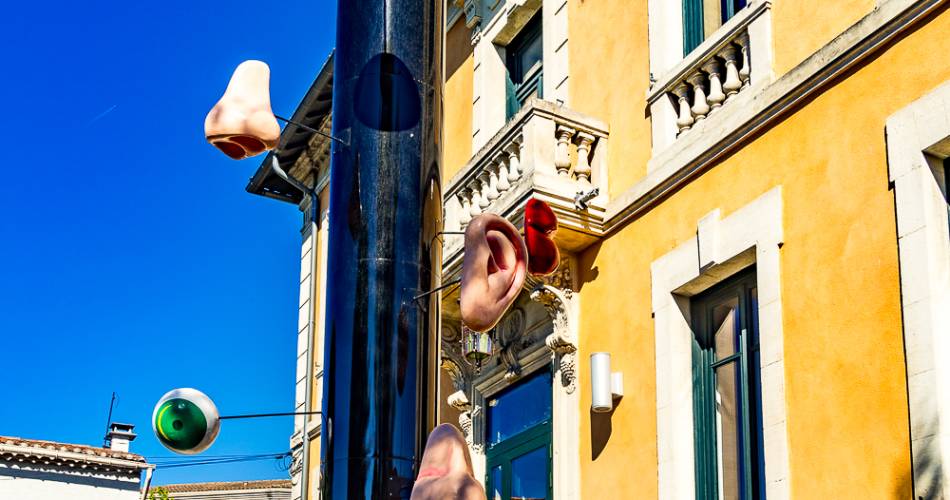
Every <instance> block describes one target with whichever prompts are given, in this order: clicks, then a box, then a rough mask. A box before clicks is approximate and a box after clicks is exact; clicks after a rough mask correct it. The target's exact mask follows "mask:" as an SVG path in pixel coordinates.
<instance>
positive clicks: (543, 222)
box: [524, 198, 561, 276]
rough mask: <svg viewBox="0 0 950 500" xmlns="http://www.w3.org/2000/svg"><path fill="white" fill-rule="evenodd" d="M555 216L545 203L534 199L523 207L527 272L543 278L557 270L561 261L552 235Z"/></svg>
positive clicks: (555, 227) (555, 224) (555, 222)
mask: <svg viewBox="0 0 950 500" xmlns="http://www.w3.org/2000/svg"><path fill="white" fill-rule="evenodd" d="M556 231H557V216H556V215H554V211H553V210H551V207H549V206H548V204H547V203H545V202H543V201H541V200H536V199H534V198H532V199H530V200H528V204H527V205H525V207H524V239H525V245H526V246H527V248H528V272H529V273H531V274H533V275H535V276H544V275H548V274H551V273H553V272H554V271H555V270H557V266H558V263H559V262H560V260H561V254H560V252H558V249H557V244H556V243H554V239H553V238H554V233H555V232H556Z"/></svg>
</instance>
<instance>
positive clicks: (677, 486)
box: [651, 186, 790, 500]
mask: <svg viewBox="0 0 950 500" xmlns="http://www.w3.org/2000/svg"><path fill="white" fill-rule="evenodd" d="M783 240H784V235H783V229H782V190H781V186H777V187H775V188H773V189H771V190H769V191H768V192H766V193H764V194H763V195H761V196H759V197H758V198H756V199H755V200H753V201H752V202H750V203H749V204H747V205H745V206H744V207H742V208H740V209H739V210H737V211H735V212H734V213H732V214H731V215H729V216H728V217H725V218H721V217H720V210H719V209H716V210H714V211H712V212H710V213H709V214H708V215H706V216H704V217H703V218H702V219H700V220H699V221H698V223H697V231H696V236H695V237H693V238H690V240H689V241H687V242H685V243H683V244H681V245H679V246H678V247H676V248H675V249H673V250H672V251H670V252H669V253H667V254H665V255H663V256H662V257H660V258H659V259H657V260H655V261H654V262H653V263H652V265H651V276H652V295H653V296H652V301H653V315H654V330H655V335H656V339H655V340H656V343H655V345H656V400H657V409H656V415H657V462H658V487H659V498H664V499H692V498H694V497H695V476H694V474H695V463H694V448H693V446H694V445H693V428H694V422H693V386H692V344H691V340H692V337H693V332H692V329H691V328H690V321H689V318H690V314H689V297H691V296H693V295H696V294H698V293H701V292H702V291H704V290H707V289H709V288H710V287H712V286H714V285H715V284H717V283H719V282H721V281H723V280H725V279H727V278H729V277H730V276H733V275H735V274H736V273H737V272H739V271H741V270H742V269H745V268H748V267H749V266H751V265H753V264H754V265H755V266H756V286H757V293H758V318H759V339H760V353H761V356H760V358H761V378H762V380H761V382H762V416H763V427H764V429H763V447H764V452H765V480H766V494H767V497H768V498H769V500H779V499H786V498H789V495H790V494H789V480H788V474H789V472H788V431H787V425H786V422H787V421H786V414H787V413H786V404H785V362H784V341H783V333H782V332H783V330H782V297H781V269H780V253H779V249H780V247H781V245H782V243H783Z"/></svg>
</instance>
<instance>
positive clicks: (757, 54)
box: [647, 0, 775, 156]
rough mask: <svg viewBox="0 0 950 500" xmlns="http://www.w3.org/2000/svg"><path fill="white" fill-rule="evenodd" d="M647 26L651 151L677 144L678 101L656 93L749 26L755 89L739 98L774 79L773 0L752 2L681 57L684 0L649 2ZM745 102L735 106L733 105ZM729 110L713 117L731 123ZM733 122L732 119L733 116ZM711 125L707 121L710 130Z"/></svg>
mask: <svg viewBox="0 0 950 500" xmlns="http://www.w3.org/2000/svg"><path fill="white" fill-rule="evenodd" d="M647 9H648V30H649V37H648V38H649V50H650V82H651V87H650V89H649V90H648V91H647V102H648V103H649V108H650V116H651V126H652V136H653V155H654V156H656V155H657V153H659V152H661V151H663V150H665V149H667V148H669V147H670V146H671V145H673V144H674V143H675V142H676V138H677V137H676V132H677V127H676V118H677V112H676V111H677V110H676V106H675V104H674V103H673V102H672V101H671V100H669V99H664V98H658V97H657V96H656V95H655V94H658V93H660V92H663V93H666V90H665V89H666V88H667V87H669V83H670V82H671V81H673V80H675V79H677V78H678V77H682V75H683V74H685V73H687V72H688V71H689V70H690V69H691V68H695V67H697V66H698V65H699V62H700V61H702V60H704V59H707V58H708V57H709V56H710V55H711V54H714V53H716V52H718V51H719V49H720V48H721V47H722V46H723V45H724V44H726V43H727V42H728V41H729V40H730V39H732V38H733V37H734V36H735V34H736V33H737V32H738V31H740V30H748V35H749V58H750V65H749V67H750V70H751V74H750V82H751V88H750V89H749V90H747V91H743V92H742V94H740V97H741V98H743V100H747V99H750V98H751V96H754V95H756V94H758V93H760V92H761V90H762V89H764V88H765V87H767V86H768V85H769V84H770V83H772V81H773V80H774V79H775V75H774V73H773V70H772V61H773V49H772V10H771V9H772V0H749V1H748V3H747V4H746V6H745V7H743V8H742V9H740V10H739V11H738V12H736V13H735V15H734V16H732V18H730V19H729V20H728V21H726V22H725V23H723V24H722V26H720V27H719V29H717V30H716V31H715V32H714V33H713V34H712V35H710V36H709V37H707V38H706V39H705V40H703V42H702V43H701V44H699V46H697V47H696V48H695V49H693V50H692V51H691V52H690V53H689V54H687V55H686V56H685V57H684V55H683V1H682V0H649V3H648V5H647ZM741 106H742V104H738V103H736V104H733V105H732V106H731V107H732V108H738V107H741ZM728 115H730V113H728V112H726V113H719V115H718V116H716V115H714V116H713V117H712V118H714V119H715V121H716V122H718V121H719V120H726V122H725V123H727V124H732V123H731V122H729V117H728ZM733 120H734V117H733ZM709 127H712V125H708V124H707V125H706V128H709Z"/></svg>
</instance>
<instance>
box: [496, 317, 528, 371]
mask: <svg viewBox="0 0 950 500" xmlns="http://www.w3.org/2000/svg"><path fill="white" fill-rule="evenodd" d="M524 329H525V312H524V309H522V308H520V307H518V308H515V309H512V310H511V311H509V312H508V314H507V315H505V317H504V318H503V319H502V320H501V323H499V324H498V327H497V328H496V330H495V337H496V342H497V343H498V347H499V353H498V354H499V358H500V359H501V362H502V363H504V365H505V380H508V381H512V380H515V379H517V378H518V377H520V376H521V363H519V362H518V355H519V354H520V353H521V350H522V349H523V348H524V347H525V345H524V339H523V336H524Z"/></svg>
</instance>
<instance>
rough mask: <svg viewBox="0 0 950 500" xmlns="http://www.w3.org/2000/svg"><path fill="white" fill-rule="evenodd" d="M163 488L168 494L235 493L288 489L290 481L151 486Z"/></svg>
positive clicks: (270, 480) (274, 480)
mask: <svg viewBox="0 0 950 500" xmlns="http://www.w3.org/2000/svg"><path fill="white" fill-rule="evenodd" d="M153 488H165V489H166V490H167V491H168V492H169V493H186V492H191V491H237V490H269V489H286V490H289V489H290V479H265V480H261V481H232V482H221V483H182V484H166V485H164V486H153Z"/></svg>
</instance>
